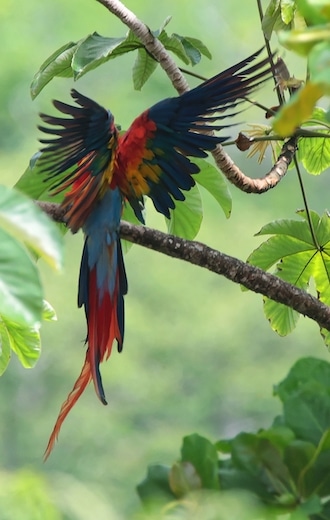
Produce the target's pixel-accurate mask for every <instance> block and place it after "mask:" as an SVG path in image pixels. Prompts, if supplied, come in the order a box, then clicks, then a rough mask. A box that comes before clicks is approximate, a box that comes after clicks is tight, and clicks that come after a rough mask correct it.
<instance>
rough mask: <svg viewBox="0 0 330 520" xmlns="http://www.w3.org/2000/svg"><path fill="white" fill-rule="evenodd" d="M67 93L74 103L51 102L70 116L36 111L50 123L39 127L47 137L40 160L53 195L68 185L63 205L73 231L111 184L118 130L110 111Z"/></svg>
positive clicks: (79, 96) (80, 225)
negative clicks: (74, 104)
mask: <svg viewBox="0 0 330 520" xmlns="http://www.w3.org/2000/svg"><path fill="white" fill-rule="evenodd" d="M71 96H72V98H73V99H74V100H75V101H76V103H77V105H78V106H72V105H68V104H66V103H62V102H61V101H54V102H53V103H54V106H55V108H57V110H59V111H60V112H62V114H64V115H68V116H70V117H55V116H49V115H46V114H40V117H41V118H42V120H43V121H44V122H45V123H47V124H48V125H50V126H39V129H40V130H41V131H42V132H44V133H46V134H47V136H48V137H47V138H43V139H40V142H41V143H42V144H44V145H46V146H45V147H44V148H42V150H41V151H42V152H43V153H42V155H41V158H40V161H41V167H42V171H45V172H46V173H47V177H48V179H54V185H53V187H52V190H53V193H54V194H55V193H59V192H61V191H64V190H67V189H68V188H70V189H69V191H68V192H67V193H66V195H65V198H64V201H63V206H64V207H65V209H66V219H67V221H68V225H69V226H70V228H71V229H72V231H77V230H78V229H79V228H80V227H82V225H83V223H84V222H85V221H86V219H87V217H88V215H89V214H90V211H91V209H92V208H93V206H94V204H95V202H96V201H97V200H98V199H100V198H101V197H102V196H103V195H104V192H105V190H106V189H107V188H108V187H109V184H110V183H111V179H112V175H113V158H114V150H115V148H116V145H117V134H118V132H117V129H116V128H115V125H114V119H113V116H112V114H111V112H110V111H108V110H105V109H104V108H103V107H101V106H100V105H98V104H97V103H95V102H94V101H92V100H91V99H89V98H87V97H86V96H83V95H82V94H79V93H78V92H77V91H76V90H72V91H71Z"/></svg>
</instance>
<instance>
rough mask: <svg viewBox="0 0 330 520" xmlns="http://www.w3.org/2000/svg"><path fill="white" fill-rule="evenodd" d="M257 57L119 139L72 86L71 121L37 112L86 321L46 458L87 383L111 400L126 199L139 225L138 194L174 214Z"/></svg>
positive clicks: (150, 114)
mask: <svg viewBox="0 0 330 520" xmlns="http://www.w3.org/2000/svg"><path fill="white" fill-rule="evenodd" d="M260 52H261V51H258V52H256V53H255V54H253V55H252V56H249V57H248V58H247V59H245V60H243V61H241V62H240V63H238V64H237V65H235V66H233V67H230V68H229V69H227V70H225V71H224V72H221V73H220V74H218V75H216V76H214V77H213V78H211V79H209V80H207V81H205V82H204V83H202V84H201V85H199V86H198V87H196V88H194V89H192V90H190V91H189V92H186V93H185V94H183V95H182V96H179V97H173V98H168V99H164V100H163V101H160V102H159V103H157V104H156V105H154V106H152V107H151V108H149V109H148V110H146V111H145V112H143V113H142V114H141V115H140V116H139V117H137V118H136V119H135V120H134V121H133V123H132V125H131V127H130V128H129V129H128V130H127V132H126V133H125V134H124V135H122V136H121V135H119V133H118V129H117V128H116V126H115V123H114V117H113V115H112V113H111V112H110V111H109V110H106V109H104V108H103V107H101V106H100V105H98V104H97V103H95V101H92V100H91V99H89V98H87V97H85V96H83V95H82V94H79V93H78V92H77V91H76V90H72V91H71V96H72V98H73V99H74V101H75V102H76V105H74V106H71V105H68V104H65V103H62V102H60V101H54V102H53V103H54V106H55V107H56V108H57V109H58V110H59V111H60V112H62V114H66V115H68V116H69V118H65V117H54V116H48V115H45V114H41V118H42V120H43V121H44V122H45V123H47V124H48V125H51V126H50V127H44V126H40V127H39V129H40V130H41V131H43V132H45V133H46V134H48V136H50V137H48V138H47V139H41V140H40V141H41V143H43V144H45V145H46V146H45V147H44V148H43V149H42V152H43V154H42V158H41V161H42V163H43V164H44V170H45V171H47V175H48V178H54V179H55V182H56V184H55V190H54V192H55V193H58V192H61V191H63V190H67V189H68V188H70V189H69V191H67V192H66V193H65V196H64V200H63V202H62V207H63V208H64V210H65V218H66V223H67V225H68V227H69V228H70V229H71V231H72V232H73V233H75V232H77V231H78V230H79V229H82V230H83V232H84V236H85V244H84V249H83V255H82V260H81V266H80V276H79V291H78V306H79V307H82V306H83V307H84V310H85V314H86V320H87V338H86V343H87V351H86V358H85V363H84V366H83V368H82V371H81V373H80V375H79V377H78V379H77V381H76V383H75V385H74V387H73V389H72V391H71V392H70V394H69V396H68V398H67V399H66V401H65V402H64V403H63V405H62V407H61V410H60V413H59V416H58V419H57V421H56V424H55V427H54V429H53V431H52V434H51V436H50V439H49V442H48V446H47V448H46V451H45V458H47V457H48V456H49V454H50V452H51V450H52V448H53V446H54V443H55V441H56V439H57V437H58V434H59V431H60V428H61V426H62V423H63V421H64V419H65V417H66V416H67V414H68V413H69V411H70V410H71V408H72V407H73V405H74V404H75V403H76V401H77V400H78V399H79V397H80V396H81V394H82V393H83V391H84V390H85V388H86V386H87V385H88V383H89V382H90V381H91V380H93V383H94V387H95V391H96V394H97V396H98V397H99V399H100V401H101V402H102V403H103V404H107V402H106V398H105V394H104V389H103V385H102V379H101V375H100V370H99V365H100V363H101V362H102V361H103V360H104V359H105V358H106V359H107V358H108V357H109V356H110V354H111V349H112V344H113V342H114V340H116V341H117V348H118V351H119V352H120V351H121V350H122V347H123V339H124V295H125V294H126V293H127V279H126V273H125V266H124V261H123V254H122V248H121V242H120V238H119V225H120V218H121V213H122V209H123V205H124V204H125V203H126V201H128V202H129V203H130V204H131V206H132V208H133V210H134V212H135V214H136V216H137V217H138V219H139V220H140V221H141V223H144V221H143V216H142V209H143V196H144V195H148V196H149V197H150V198H151V199H152V201H153V203H154V206H155V208H156V210H157V211H159V212H160V213H162V214H163V215H165V216H166V217H168V218H169V217H170V212H169V210H170V209H173V208H174V207H175V202H174V200H184V198H185V197H184V194H183V193H182V190H189V189H190V188H191V187H192V186H193V185H194V184H195V182H194V180H193V178H192V176H191V175H192V174H195V173H198V172H199V168H198V167H197V165H196V164H194V163H193V162H191V161H190V160H189V159H188V156H192V157H206V155H207V154H206V151H211V150H213V149H214V148H215V146H216V145H217V144H218V143H221V142H223V141H225V140H226V139H228V137H223V136H215V135H211V131H219V130H223V129H224V128H227V127H228V126H229V125H226V126H224V125H223V124H221V123H220V124H219V123H217V124H215V123H216V122H217V121H220V122H221V121H222V120H224V119H225V118H227V117H230V116H232V115H234V114H233V111H232V109H235V107H236V106H237V105H238V104H239V103H241V102H242V101H243V100H244V98H245V97H246V96H248V95H249V94H250V93H251V92H252V91H254V89H256V88H257V87H258V86H259V85H260V84H261V83H262V82H263V81H265V80H266V79H268V77H269V72H270V68H269V66H268V61H269V60H268V58H267V59H263V60H261V61H259V62H256V63H252V64H251V62H254V60H255V59H256V58H257V56H258V55H259V54H260ZM250 64H251V65H250ZM77 105H78V106H77ZM228 110H230V112H229V113H228V112H227V111H228Z"/></svg>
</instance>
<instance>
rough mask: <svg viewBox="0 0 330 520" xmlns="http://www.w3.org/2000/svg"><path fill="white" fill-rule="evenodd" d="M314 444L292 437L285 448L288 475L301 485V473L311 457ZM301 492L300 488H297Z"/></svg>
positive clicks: (314, 449) (313, 451)
mask: <svg viewBox="0 0 330 520" xmlns="http://www.w3.org/2000/svg"><path fill="white" fill-rule="evenodd" d="M315 451H316V446H315V445H314V444H312V443H311V442H307V441H302V440H301V439H294V440H293V441H292V442H291V443H290V444H289V445H288V446H287V447H286V449H285V452H284V462H285V464H286V465H287V467H288V468H289V471H290V475H291V476H292V478H293V480H294V482H295V483H296V484H297V485H298V486H297V487H298V489H299V487H300V486H301V480H300V479H301V475H302V474H303V472H304V470H305V468H306V467H307V466H308V464H309V463H310V461H311V460H312V459H313V457H314V454H315ZM299 491H300V492H301V493H302V490H301V489H299Z"/></svg>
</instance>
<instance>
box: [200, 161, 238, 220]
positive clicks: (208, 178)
mask: <svg viewBox="0 0 330 520" xmlns="http://www.w3.org/2000/svg"><path fill="white" fill-rule="evenodd" d="M194 162H195V163H196V164H197V166H198V167H199V168H200V172H199V173H196V174H195V175H193V177H194V180H195V181H196V182H197V183H198V184H200V185H201V186H203V188H205V189H206V190H207V191H208V192H209V193H210V194H211V195H212V196H213V197H214V198H215V200H216V201H217V202H218V204H219V206H220V207H221V209H222V210H223V212H224V214H225V215H226V217H227V218H229V217H230V214H231V209H232V198H231V194H230V191H229V188H228V185H227V183H226V181H225V179H224V177H223V175H222V174H221V173H220V172H219V170H218V169H217V168H216V167H215V166H213V164H211V163H209V162H208V161H206V160H205V159H194Z"/></svg>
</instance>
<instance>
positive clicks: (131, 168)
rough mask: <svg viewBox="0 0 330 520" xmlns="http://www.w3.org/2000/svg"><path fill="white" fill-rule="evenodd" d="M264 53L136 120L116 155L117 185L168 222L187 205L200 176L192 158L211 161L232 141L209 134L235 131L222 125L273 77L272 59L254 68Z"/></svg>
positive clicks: (160, 104)
mask: <svg viewBox="0 0 330 520" xmlns="http://www.w3.org/2000/svg"><path fill="white" fill-rule="evenodd" d="M260 52H261V51H258V52H257V53H255V54H253V55H252V56H249V57H248V58H247V59H245V60H243V61H241V62H240V63H238V64H237V65H235V66H233V67H230V68H229V69H227V70H225V71H224V72H222V73H220V74H218V75H217V76H215V77H213V78H211V79H209V80H208V81H205V82H204V83H202V84H201V85H199V86H198V87H196V88H195V89H193V90H191V91H189V92H187V93H185V94H183V95H182V96H180V97H175V98H169V99H165V100H163V101H161V102H159V103H157V104H156V105H154V106H153V107H151V108H150V109H149V110H146V111H145V112H143V114H141V115H140V116H139V117H138V118H137V119H135V121H134V122H133V124H132V125H131V127H130V128H129V130H128V131H127V132H126V134H125V135H124V136H122V137H120V138H119V143H118V148H117V153H116V155H117V159H116V163H117V169H116V172H118V181H117V182H118V184H119V185H120V187H121V191H122V192H123V193H124V194H125V196H126V197H127V198H128V199H129V200H130V201H131V200H132V199H134V198H141V197H142V196H143V195H148V196H149V197H151V199H152V200H153V203H154V205H155V207H156V209H157V210H158V211H159V212H161V213H163V214H164V215H166V216H167V217H169V216H170V214H169V209H171V208H174V207H175V202H174V200H184V194H183V193H182V191H184V190H189V189H190V188H191V187H192V186H193V185H194V184H195V182H194V179H193V178H192V176H191V175H192V174H194V173H198V172H199V168H198V167H197V166H196V164H194V162H192V161H191V160H190V159H189V157H206V156H207V152H208V151H211V150H213V149H214V148H215V146H216V145H217V144H218V143H221V142H223V141H225V140H226V139H228V137H226V136H224V135H220V136H218V135H211V133H210V132H211V131H214V130H215V131H222V130H224V129H226V128H227V127H228V126H230V124H223V123H222V121H223V120H224V119H226V118H228V117H231V116H233V115H234V114H235V108H236V107H237V105H238V104H239V103H241V102H242V101H243V100H244V98H245V97H246V96H248V95H249V94H250V93H251V92H252V91H254V90H255V89H256V88H257V87H258V86H259V85H260V84H261V83H263V82H264V81H266V80H267V79H268V78H269V77H270V66H269V60H268V58H267V59H264V60H261V61H258V62H257V63H255V64H252V65H250V64H251V62H253V61H254V60H255V59H256V58H257V56H258V55H259V54H260ZM236 113H237V112H236ZM116 172H115V176H116Z"/></svg>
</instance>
